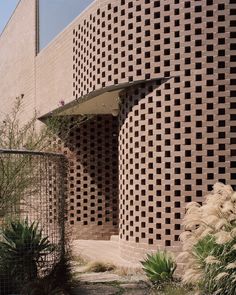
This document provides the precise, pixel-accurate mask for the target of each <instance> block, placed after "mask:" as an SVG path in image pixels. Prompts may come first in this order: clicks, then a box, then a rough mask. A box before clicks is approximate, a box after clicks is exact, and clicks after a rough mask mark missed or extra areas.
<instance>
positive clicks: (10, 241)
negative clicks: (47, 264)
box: [0, 219, 54, 285]
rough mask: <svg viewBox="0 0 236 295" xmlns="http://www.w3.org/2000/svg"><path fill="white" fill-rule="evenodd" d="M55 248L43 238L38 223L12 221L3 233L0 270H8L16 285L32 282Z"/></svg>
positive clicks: (0, 244) (0, 243)
mask: <svg viewBox="0 0 236 295" xmlns="http://www.w3.org/2000/svg"><path fill="white" fill-rule="evenodd" d="M53 249H54V247H53V245H52V244H51V243H50V241H49V239H48V237H43V234H42V230H41V229H39V225H38V223H35V222H33V223H31V224H29V222H28V220H27V219H26V220H24V221H20V220H16V221H11V222H10V223H9V224H8V225H7V226H6V227H5V228H4V229H3V231H2V241H0V268H1V269H5V270H7V272H8V273H9V274H10V277H11V279H12V280H13V281H15V283H16V285H18V284H21V283H24V282H28V281H32V280H34V279H36V278H37V276H38V267H39V266H40V265H41V266H42V263H43V261H44V259H45V257H46V255H48V254H49V253H51V252H52V251H53Z"/></svg>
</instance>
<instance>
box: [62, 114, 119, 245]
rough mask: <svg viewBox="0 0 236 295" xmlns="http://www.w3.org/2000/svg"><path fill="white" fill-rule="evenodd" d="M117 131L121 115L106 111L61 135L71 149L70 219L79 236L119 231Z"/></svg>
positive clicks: (96, 236)
mask: <svg viewBox="0 0 236 295" xmlns="http://www.w3.org/2000/svg"><path fill="white" fill-rule="evenodd" d="M70 119H71V121H72V122H73V119H74V120H76V117H74V118H73V117H71V118H70ZM72 124H73V123H72ZM117 134H118V122H117V118H116V117H113V116H111V115H102V116H95V117H93V118H92V119H90V120H88V121H86V122H85V123H82V124H81V125H80V126H79V127H78V126H73V125H72V126H71V130H70V131H69V132H68V136H67V138H66V139H65V138H64V139H63V136H61V138H62V140H63V141H64V144H65V146H66V147H67V148H68V149H69V150H70V155H69V160H70V172H69V216H68V219H69V223H70V224H71V225H72V226H73V227H74V229H75V230H74V237H75V238H79V239H95V240H97V239H110V236H111V235H114V234H118V135H117Z"/></svg>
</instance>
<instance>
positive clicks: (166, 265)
mask: <svg viewBox="0 0 236 295" xmlns="http://www.w3.org/2000/svg"><path fill="white" fill-rule="evenodd" d="M141 264H142V266H143V270H144V272H145V273H146V276H147V277H148V278H149V280H150V281H151V282H152V283H164V282H166V281H172V280H173V274H174V271H175V269H176V263H175V261H174V259H173V257H172V255H171V254H170V253H168V252H167V251H158V252H156V253H155V254H147V257H146V259H145V260H144V261H141Z"/></svg>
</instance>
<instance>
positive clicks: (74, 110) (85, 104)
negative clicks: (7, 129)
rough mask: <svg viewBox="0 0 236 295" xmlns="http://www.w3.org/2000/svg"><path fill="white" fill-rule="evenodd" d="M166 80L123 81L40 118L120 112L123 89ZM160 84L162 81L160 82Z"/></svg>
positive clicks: (42, 119) (93, 92) (114, 113)
mask: <svg viewBox="0 0 236 295" xmlns="http://www.w3.org/2000/svg"><path fill="white" fill-rule="evenodd" d="M162 80H163V81H165V80H166V79H165V78H155V79H150V80H138V81H134V82H128V83H122V84H117V85H112V86H107V87H104V88H101V89H99V90H95V91H92V92H90V93H88V94H87V95H84V96H81V97H80V98H78V99H76V100H74V101H72V102H70V103H68V104H66V105H63V106H61V107H59V108H57V109H55V110H53V111H51V112H49V113H47V114H45V115H43V116H41V117H40V118H39V120H41V121H44V120H45V119H47V118H49V117H52V116H73V115H98V114H101V115H105V114H113V115H114V116H115V115H117V114H118V111H119V94H120V92H121V91H123V90H125V89H128V88H130V87H132V86H138V85H139V84H140V85H141V84H143V83H150V82H155V81H159V82H161V81H162ZM158 85H160V83H158Z"/></svg>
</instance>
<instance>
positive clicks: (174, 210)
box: [0, 0, 236, 260]
mask: <svg viewBox="0 0 236 295" xmlns="http://www.w3.org/2000/svg"><path fill="white" fill-rule="evenodd" d="M32 2H34V1H29V0H28V1H27V0H22V1H21V3H20V5H19V7H18V9H17V10H16V13H15V15H14V16H13V18H12V22H13V21H16V20H17V18H16V16H17V15H18V14H20V13H22V12H23V11H24V10H23V8H24V7H28V9H29V10H30V11H31V12H32V14H33V15H34V7H32V4H29V3H32ZM25 9H26V8H25ZM29 15H30V14H29ZM18 21H19V23H21V21H20V20H18ZM19 27H20V25H19ZM32 28H34V26H33V25H32ZM10 29H11V30H12V31H13V32H14V26H13V25H12V24H11V23H10V24H9V30H10ZM9 30H8V31H9ZM27 30H29V28H28V29H27ZM8 31H5V32H4V33H3V35H2V36H1V39H0V60H3V57H4V56H5V55H7V54H6V52H5V51H3V50H2V49H1V48H2V46H3V45H1V44H2V43H4V44H5V45H4V46H5V47H7V42H6V41H4V39H3V38H6V39H7V35H8V34H9V36H10V35H11V34H13V33H11V32H10V31H9V32H8ZM32 31H33V29H32ZM29 34H30V35H31V34H32V36H34V33H30V32H29ZM235 39H236V1H235V0H229V1H228V2H227V3H225V1H221V0H216V1H213V0H204V1H187V0H185V1H181V0H169V1H161V0H155V1H151V0H136V1H128V0H115V1H111V0H105V1H102V0H97V1H95V2H94V3H93V4H92V5H91V6H90V7H89V8H88V9H87V10H86V11H85V12H84V13H83V14H81V15H80V16H79V17H78V18H76V19H75V20H74V21H73V23H71V24H70V25H69V26H68V27H67V28H66V29H65V31H63V32H62V33H61V34H60V35H59V36H58V37H56V38H55V40H53V41H52V42H51V43H50V44H49V46H48V47H47V48H45V49H44V50H43V51H41V52H40V53H39V54H38V55H37V56H35V57H32V60H34V65H30V66H29V69H30V70H27V69H26V72H25V75H26V76H27V75H30V74H29V73H31V70H32V69H31V66H32V67H33V69H34V71H33V72H34V73H35V76H34V79H33V81H31V80H30V82H28V83H29V84H30V89H32V90H31V91H34V95H32V94H30V93H31V92H29V96H28V97H29V98H30V103H29V106H33V105H34V103H33V101H35V105H36V106H37V109H38V111H39V112H40V114H45V113H47V112H50V111H51V110H53V109H55V108H56V107H57V106H58V103H59V101H60V100H62V99H63V100H64V101H65V103H67V102H70V101H73V100H76V99H78V100H79V99H80V97H81V96H83V95H86V94H88V93H90V92H92V91H94V90H97V89H100V88H102V87H107V86H111V85H114V84H120V83H124V82H132V81H137V80H149V79H153V78H163V79H162V80H161V81H160V82H159V84H157V82H148V81H146V82H145V83H143V84H141V85H139V86H135V87H131V88H130V89H127V90H125V91H123V93H122V94H121V95H120V96H121V98H120V112H119V116H118V119H117V122H116V118H113V119H111V118H110V119H109V120H111V121H114V122H116V124H117V126H119V130H118V131H117V132H114V128H117V127H115V125H114V122H111V121H109V122H110V123H108V125H107V126H108V127H107V128H108V130H107V131H105V129H106V127H105V125H103V123H99V122H97V121H96V124H95V125H96V128H95V129H94V128H93V127H92V126H91V124H92V122H93V121H91V122H89V121H88V122H85V123H84V125H83V127H81V131H78V132H77V133H74V134H71V139H70V143H69V147H70V148H72V149H74V150H73V151H72V152H71V153H70V155H72V160H71V165H72V166H71V175H70V177H71V179H70V181H71V182H70V183H71V189H70V195H69V196H68V198H69V199H70V206H71V207H70V213H69V220H70V222H71V223H72V224H74V226H75V228H78V236H80V237H83V238H86V235H85V233H86V232H90V234H89V235H88V236H87V238H88V237H89V238H90V237H91V235H92V236H94V237H95V238H100V237H103V238H109V235H111V234H114V233H117V224H116V222H117V221H115V220H116V217H115V216H116V214H117V211H116V210H117V200H118V195H119V238H120V245H121V253H122V255H123V257H125V258H127V259H131V260H136V259H138V258H140V256H142V255H143V254H144V253H145V252H146V251H147V250H155V249H156V248H157V247H161V248H167V249H169V250H171V251H175V252H176V251H178V249H179V246H180V244H179V240H178V237H179V234H180V232H181V219H182V218H183V214H184V208H185V206H186V204H187V203H188V202H190V201H198V202H202V201H203V196H204V194H205V193H206V192H207V191H208V190H211V187H212V185H213V184H214V183H215V182H216V181H223V182H225V183H228V184H231V185H235V182H236V164H235V163H236V141H235V132H236V123H235V122H236V121H235V115H236V114H235V113H236V82H235V81H236V78H235V77H236V76H235V75H236V54H235V52H236V47H235V43H236V42H235ZM3 41H4V42H3ZM18 42H19V41H18ZM32 44H33V42H32ZM32 48H33V47H32ZM1 50H2V51H1ZM30 52H31V53H33V50H31V51H30ZM4 59H5V57H4ZM29 60H31V58H29ZM8 63H9V62H8ZM1 64H2V63H0V65H1ZM4 71H7V68H6V67H5V68H4ZM12 71H13V69H11V70H9V71H8V72H9V73H8V75H9V76H8V77H11V75H13V74H12ZM0 75H2V68H1V66H0ZM25 75H24V73H23V72H22V77H23V78H24V79H25V80H24V81H26V85H27V81H28V80H27V78H26V76H25ZM27 77H28V76H27ZM4 81H7V82H4V83H5V84H3V85H7V83H10V82H9V81H10V80H9V79H5V78H4ZM31 82H32V85H31ZM33 82H34V84H33ZM22 84H24V83H22ZM10 85H11V84H10ZM22 87H23V86H22ZM5 88H6V86H5ZM5 88H4V86H1V85H0V93H1V95H2V93H3V92H4V89H5ZM7 88H8V87H7ZM9 88H11V89H12V90H11V91H13V92H14V91H15V90H17V89H14V84H13V86H12V87H9ZM22 91H23V92H24V89H23V90H22ZM8 93H9V92H6V94H8ZM25 93H26V91H25ZM16 94H18V93H16ZM4 95H5V94H4ZM10 97H12V95H10ZM101 118H102V119H101V120H103V122H105V121H106V120H107V118H106V117H101ZM99 124H100V125H99ZM104 124H105V123H104ZM83 128H84V129H83ZM91 128H92V129H91ZM91 130H93V131H91ZM113 132H114V134H117V138H116V140H117V141H118V143H117V142H116V140H114V139H113V138H112V136H111V134H113ZM93 133H94V134H93ZM100 133H101V136H102V138H103V140H102V141H101V142H98V141H96V140H95V139H92V140H91V139H89V138H90V137H91V136H94V137H96V138H97V137H99V135H98V134H100ZM103 135H104V136H105V137H103ZM105 138H106V140H105ZM93 141H95V142H94V145H91V143H93ZM108 143H109V145H108V146H109V147H110V153H109V152H108V151H107V152H105V154H103V156H104V157H105V155H106V154H108V156H109V157H108V158H109V159H108V160H105V162H106V161H107V163H108V166H109V168H107V171H106V168H105V167H104V166H103V164H101V163H100V162H99V159H100V156H99V155H100V154H99V152H98V151H97V149H99V147H100V148H102V150H103V151H106V146H107V144H108ZM67 144H68V143H67ZM77 145H79V147H76V146H77ZM73 146H74V147H73ZM117 148H118V152H119V155H118V157H117V156H116V153H117V150H116V149H117ZM83 149H87V150H86V153H83ZM94 149H95V150H96V152H95V154H94V155H93V157H94V160H93V161H94V162H95V163H96V165H95V166H96V168H94V169H92V171H89V169H88V167H89V165H91V163H90V162H89V161H91V152H93V151H94ZM77 152H78V153H77ZM83 155H86V156H87V158H86V157H85V158H83ZM103 156H102V159H103ZM113 157H114V159H115V158H116V159H118V164H117V163H116V164H114V163H113V162H112V161H113ZM116 165H117V166H118V167H116ZM84 166H85V167H84ZM114 167H116V168H117V174H116V176H115V172H114V171H113V170H114ZM84 169H85V171H86V172H83V171H84ZM86 169H87V170H86ZM99 169H100V170H101V171H100V172H99V171H98V170H99ZM108 171H109V172H108ZM83 173H85V174H83ZM92 173H93V175H94V173H95V175H96V176H95V179H96V180H95V184H94V185H95V186H96V185H97V186H96V189H95V191H96V193H95V194H94V193H93V194H92V193H91V190H90V189H91V188H92V187H93V186H91V174H92ZM106 173H107V174H106ZM100 174H101V175H100ZM104 175H107V176H105V177H103V176H104ZM108 175H110V176H108ZM117 175H119V185H118V189H116V187H115V186H114V187H113V185H115V183H116V181H117V178H116V177H117ZM84 177H85V178H84ZM99 177H101V178H99ZM88 179H89V180H88ZM102 183H103V184H104V183H106V185H105V186H104V188H105V190H106V189H108V188H110V192H111V191H112V193H111V194H110V192H109V193H108V191H107V192H103V193H101V190H100V189H98V186H99V185H100V184H102ZM92 184H93V183H92ZM84 185H85V186H84ZM90 186H91V187H90ZM110 186H111V187H110ZM82 188H83V193H81V192H78V191H76V189H82ZM109 194H110V195H109ZM116 194H117V195H116ZM108 195H109V198H110V199H109V202H110V203H109V204H108V203H107V204H108V205H106V198H108ZM115 195H116V196H115ZM92 196H93V198H92ZM77 197H80V198H81V199H77ZM94 198H95V199H94ZM100 199H101V200H102V201H101V202H102V206H99V202H98V201H99V200H100ZM94 200H96V202H95V201H94ZM113 201H114V202H115V204H114V208H115V210H114V212H113V211H112V210H113V209H112V208H111V207H110V206H111V204H112V202H113ZM83 202H84V203H83ZM86 202H87V205H86ZM82 203H83V204H82ZM92 204H93V205H92ZM93 206H95V208H96V209H95V210H93V209H92V207H93ZM106 206H107V207H109V210H107V212H108V213H106ZM98 207H101V208H102V209H101V211H102V214H101V215H99V212H98V211H99V209H98ZM92 211H93V212H94V213H92ZM111 211H112V212H113V213H114V214H113V213H111ZM93 214H95V215H96V217H94V216H92V215H93ZM106 214H108V215H109V214H110V215H109V216H110V217H107V215H106ZM111 216H112V217H111ZM93 218H95V219H93ZM104 218H105V219H104ZM106 218H107V221H106ZM108 219H109V220H108ZM100 221H101V222H102V224H98V223H99V222H100ZM104 222H105V226H104ZM85 223H86V224H85ZM99 232H100V233H101V235H99V234H97V233H99Z"/></svg>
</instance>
